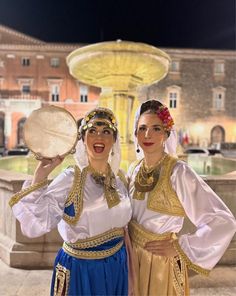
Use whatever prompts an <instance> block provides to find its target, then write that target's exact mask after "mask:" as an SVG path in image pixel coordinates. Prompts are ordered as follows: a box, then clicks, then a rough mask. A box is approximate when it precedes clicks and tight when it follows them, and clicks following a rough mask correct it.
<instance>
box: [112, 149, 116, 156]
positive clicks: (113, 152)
mask: <svg viewBox="0 0 236 296" xmlns="http://www.w3.org/2000/svg"><path fill="white" fill-rule="evenodd" d="M114 154H115V153H114V151H113V148H112V149H111V156H114Z"/></svg>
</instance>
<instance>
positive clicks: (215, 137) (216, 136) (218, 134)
mask: <svg viewBox="0 0 236 296" xmlns="http://www.w3.org/2000/svg"><path fill="white" fill-rule="evenodd" d="M224 141H225V130H224V128H223V127H222V126H220V125H216V126H214V127H213V128H212V130H211V144H212V145H214V146H216V147H217V146H218V145H219V144H220V143H223V142H224Z"/></svg>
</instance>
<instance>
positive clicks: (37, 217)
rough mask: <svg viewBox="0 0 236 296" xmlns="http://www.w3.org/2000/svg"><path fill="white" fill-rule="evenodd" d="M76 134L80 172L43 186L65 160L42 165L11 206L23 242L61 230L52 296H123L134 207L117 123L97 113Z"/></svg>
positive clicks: (76, 170) (66, 172)
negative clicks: (128, 227)
mask: <svg viewBox="0 0 236 296" xmlns="http://www.w3.org/2000/svg"><path fill="white" fill-rule="evenodd" d="M79 132H80V138H79V140H78V143H77V145H76V154H75V158H76V163H77V164H76V165H75V166H74V167H69V168H67V169H66V170H64V171H63V172H62V173H61V174H60V175H59V176H57V177H56V178H55V179H54V180H53V181H52V182H51V183H50V184H48V181H47V177H48V175H49V174H50V173H51V172H52V171H53V169H54V168H55V167H57V166H58V165H59V164H60V163H61V162H62V161H63V157H61V156H57V157H54V158H52V159H45V158H42V159H41V161H40V163H39V165H38V167H37V168H36V170H35V173H34V177H33V181H32V182H31V184H29V183H28V182H25V184H24V186H23V189H22V190H21V191H20V192H18V193H17V194H16V195H14V196H13V197H12V199H11V201H10V205H11V206H12V209H13V212H14V215H15V216H16V218H17V219H18V220H19V221H20V224H21V229H22V232H23V234H24V235H26V236H28V237H38V236H41V235H43V234H45V233H47V232H49V231H51V230H52V229H53V228H55V227H58V231H59V233H60V235H61V237H62V238H63V240H64V243H63V246H62V248H61V249H60V250H59V252H58V255H57V257H56V260H55V265H54V272H53V279H52V286H51V295H128V263H127V261H128V260H127V249H126V245H125V243H124V241H125V240H124V236H125V230H124V228H125V226H126V225H127V223H128V222H129V220H130V218H131V205H130V200H129V198H128V192H127V187H126V182H125V178H124V176H123V174H122V173H121V171H120V170H119V163H120V144H119V133H118V130H117V122H116V119H115V116H114V114H113V113H112V112H111V111H110V110H109V109H107V108H96V109H94V110H92V111H91V112H89V113H88V114H87V115H86V116H85V117H84V118H83V120H82V122H81V125H80V128H79ZM51 134H53V133H52V132H51ZM41 140H42V141H43V139H41Z"/></svg>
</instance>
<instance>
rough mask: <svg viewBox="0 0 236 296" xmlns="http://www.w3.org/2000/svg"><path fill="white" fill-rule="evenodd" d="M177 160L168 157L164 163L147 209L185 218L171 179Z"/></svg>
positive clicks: (149, 196) (150, 193) (149, 197)
mask: <svg viewBox="0 0 236 296" xmlns="http://www.w3.org/2000/svg"><path fill="white" fill-rule="evenodd" d="M176 162H177V159H176V158H174V157H171V156H170V155H167V156H166V158H165V159H164V161H163V165H162V168H161V174H160V178H159V180H158V182H157V184H156V186H155V188H154V189H153V190H152V191H150V192H149V194H148V200H147V208H148V209H149V210H152V211H156V212H157V211H158V212H161V213H166V214H170V215H173V216H183V217H185V216H186V214H185V211H184V209H183V207H182V205H181V203H180V201H179V199H178V196H177V194H176V193H175V191H174V190H173V189H172V185H171V181H170V177H171V172H172V169H173V167H174V166H175V164H176Z"/></svg>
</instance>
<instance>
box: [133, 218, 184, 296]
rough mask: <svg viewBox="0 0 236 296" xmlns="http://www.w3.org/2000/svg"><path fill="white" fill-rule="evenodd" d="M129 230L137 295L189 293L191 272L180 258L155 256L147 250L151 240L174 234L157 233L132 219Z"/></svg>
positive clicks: (179, 295) (161, 295)
mask: <svg viewBox="0 0 236 296" xmlns="http://www.w3.org/2000/svg"><path fill="white" fill-rule="evenodd" d="M129 233H130V237H131V241H132V247H133V261H134V269H135V277H136V280H135V287H134V290H135V296H147V295H148V296H187V295H189V285H188V272H187V268H186V265H185V263H184V262H183V261H182V260H181V259H180V258H179V257H178V256H176V257H174V258H173V257H163V256H157V255H153V254H152V253H151V252H148V251H146V250H145V249H144V246H145V244H146V243H147V242H149V241H154V240H163V239H167V238H174V239H176V235H175V234H174V233H164V234H155V233H152V232H150V231H147V230H146V229H145V228H144V227H143V226H141V225H139V224H138V223H137V222H135V221H134V220H132V221H131V222H130V224H129Z"/></svg>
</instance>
